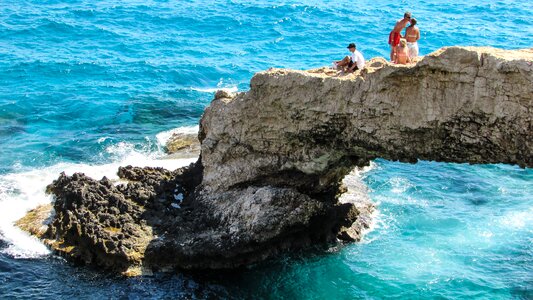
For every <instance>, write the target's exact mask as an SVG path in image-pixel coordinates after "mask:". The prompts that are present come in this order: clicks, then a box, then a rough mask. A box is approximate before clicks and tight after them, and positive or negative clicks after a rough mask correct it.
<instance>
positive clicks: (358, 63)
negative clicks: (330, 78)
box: [333, 43, 365, 73]
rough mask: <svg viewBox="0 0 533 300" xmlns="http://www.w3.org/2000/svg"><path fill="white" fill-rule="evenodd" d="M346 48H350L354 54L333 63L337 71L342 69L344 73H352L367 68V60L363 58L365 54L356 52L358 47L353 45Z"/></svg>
mask: <svg viewBox="0 0 533 300" xmlns="http://www.w3.org/2000/svg"><path fill="white" fill-rule="evenodd" d="M346 48H348V50H349V51H350V52H352V54H351V55H349V56H346V57H345V58H344V59H342V60H338V61H335V62H333V64H334V65H335V67H336V68H337V69H338V68H341V70H342V71H344V72H347V73H352V72H354V71H355V70H362V69H363V68H364V67H365V58H364V57H363V54H361V52H359V51H357V50H356V46H355V44H354V43H351V44H350V45H348V47H346Z"/></svg>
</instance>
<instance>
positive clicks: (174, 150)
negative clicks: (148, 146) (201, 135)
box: [165, 132, 200, 158]
mask: <svg viewBox="0 0 533 300" xmlns="http://www.w3.org/2000/svg"><path fill="white" fill-rule="evenodd" d="M165 148H166V151H167V153H168V154H172V156H173V157H180V158H184V157H198V155H199V154H200V141H198V135H197V134H187V133H181V132H175V133H173V134H172V135H171V136H170V138H169V139H168V141H167V142H166V145H165Z"/></svg>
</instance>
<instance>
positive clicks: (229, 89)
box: [190, 86, 239, 93]
mask: <svg viewBox="0 0 533 300" xmlns="http://www.w3.org/2000/svg"><path fill="white" fill-rule="evenodd" d="M190 89H191V90H193V91H197V92H202V93H214V92H216V91H219V90H223V91H226V92H230V93H235V92H237V91H238V90H239V89H238V88H237V87H236V86H232V87H225V88H219V87H216V88H195V87H191V88H190Z"/></svg>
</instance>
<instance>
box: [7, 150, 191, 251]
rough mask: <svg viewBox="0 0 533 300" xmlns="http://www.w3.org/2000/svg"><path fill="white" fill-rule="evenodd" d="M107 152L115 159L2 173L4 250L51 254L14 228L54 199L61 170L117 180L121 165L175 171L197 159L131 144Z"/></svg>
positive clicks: (33, 239)
mask: <svg viewBox="0 0 533 300" xmlns="http://www.w3.org/2000/svg"><path fill="white" fill-rule="evenodd" d="M106 151H107V152H109V153H112V154H113V155H114V157H115V158H116V159H115V161H114V162H112V163H108V164H102V165H89V164H82V163H79V164H75V163H59V164H56V165H53V166H50V167H46V168H41V169H34V170H31V171H24V172H19V173H10V174H5V175H0V234H1V235H2V239H3V240H5V241H7V242H8V243H9V246H8V247H7V248H6V249H3V250H2V251H3V252H5V253H8V254H10V255H12V256H13V257H17V258H34V257H40V256H43V255H47V254H49V251H48V249H47V248H46V247H45V246H44V245H43V244H41V243H40V242H39V241H38V240H37V239H36V238H34V237H31V236H30V235H29V234H27V233H26V232H24V231H22V230H20V229H19V228H17V227H15V226H14V223H15V222H16V221H17V220H18V219H20V218H21V217H23V216H24V215H25V214H26V213H27V211H28V210H30V209H33V208H35V207H37V206H38V205H42V204H47V203H50V202H51V201H52V197H51V196H50V195H46V194H45V188H46V186H47V185H48V184H50V183H51V182H52V181H53V180H54V179H56V178H57V177H58V175H59V173H61V172H65V173H66V174H67V175H72V174H73V173H75V172H82V173H85V174H86V175H88V176H90V177H92V178H94V179H100V178H102V177H103V176H106V177H108V178H110V179H118V176H117V175H116V172H117V169H118V167H119V166H126V165H132V166H139V167H144V166H150V167H164V168H166V169H169V170H174V169H176V168H179V167H182V166H185V165H188V164H190V163H193V162H195V161H196V160H197V158H189V159H164V157H161V155H157V154H154V153H142V152H140V151H137V150H135V148H134V147H133V146H132V145H131V144H128V143H119V144H117V145H113V146H110V147H108V148H107V149H106Z"/></svg>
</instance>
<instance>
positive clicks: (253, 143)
mask: <svg viewBox="0 0 533 300" xmlns="http://www.w3.org/2000/svg"><path fill="white" fill-rule="evenodd" d="M532 62H533V51H531V50H521V51H504V50H497V49H492V48H458V47H452V48H444V49H441V50H439V51H437V52H435V53H433V54H430V55H428V56H426V57H424V58H423V59H422V60H421V61H419V62H418V63H417V64H416V65H408V66H395V65H390V64H389V63H387V62H386V61H385V60H383V59H374V60H371V61H369V62H368V64H367V65H368V67H367V68H365V69H363V70H362V71H360V72H357V73H356V74H354V75H348V76H337V74H335V72H332V71H331V70H328V69H317V70H311V71H292V70H282V69H271V70H268V71H265V72H261V73H258V74H256V75H255V76H254V77H253V78H252V81H251V88H250V91H249V92H246V93H238V94H231V93H227V92H219V93H217V94H216V96H215V100H213V102H212V103H211V105H210V106H209V107H208V108H207V109H206V111H205V113H204V116H203V117H202V120H201V122H200V133H199V139H200V141H201V156H200V159H199V160H198V162H197V163H196V164H194V165H192V166H190V167H187V168H183V169H179V170H176V171H172V172H171V171H167V170H163V169H153V168H143V169H141V168H132V167H126V168H121V169H120V170H119V175H120V177H121V178H123V179H125V180H128V183H123V184H119V185H115V184H113V183H111V182H109V180H107V179H105V178H104V179H102V180H93V179H91V178H88V177H86V176H84V175H82V174H74V175H73V176H64V175H61V176H60V177H59V179H58V180H56V181H55V182H54V183H53V184H52V185H51V186H50V187H49V190H50V192H52V193H53V194H54V195H55V196H56V201H55V203H54V209H55V211H56V214H55V216H54V218H53V221H52V223H51V224H50V225H49V227H48V230H47V232H46V233H45V234H44V235H45V236H44V237H43V238H44V239H49V240H50V241H52V242H50V243H49V244H52V245H55V247H54V246H52V247H53V248H54V249H56V251H58V252H60V253H63V254H64V255H66V256H67V257H71V258H73V259H75V260H78V261H83V262H86V263H91V264H96V265H99V266H102V267H105V268H108V269H112V270H116V271H120V272H124V273H125V274H138V273H139V272H140V271H139V270H141V269H143V268H144V269H150V270H154V269H155V270H166V269H172V268H182V269H221V268H236V267H239V266H243V265H246V264H250V263H254V262H257V261H261V260H264V259H266V258H268V257H271V256H272V255H275V254H277V253H279V252H280V251H286V250H293V249H301V248H305V247H308V246H312V245H323V244H326V243H330V242H335V241H337V239H342V240H347V241H352V240H357V239H359V238H360V236H361V232H362V231H363V230H364V228H365V227H367V226H368V222H369V215H370V213H371V212H372V210H373V206H372V204H370V203H369V202H368V201H366V200H365V199H361V200H360V201H359V200H357V201H356V202H358V203H353V202H352V203H351V202H349V201H348V202H341V201H339V195H340V194H342V192H343V191H344V189H343V187H342V185H341V180H342V178H343V177H344V176H345V175H346V174H347V172H349V171H350V170H351V169H353V168H354V167H355V166H363V165H366V164H368V162H369V161H370V160H372V159H374V158H377V157H383V158H386V159H391V160H401V161H407V162H415V161H416V160H417V159H424V160H436V161H448V162H470V163H495V162H501V163H511V164H519V165H521V166H523V167H524V166H527V167H531V166H533V157H532V153H533V136H532V133H533V127H532V118H533V116H532V114H533V66H532ZM180 195H181V196H180ZM181 198H183V200H181ZM363 198H364V197H363ZM61 248H66V249H68V251H62V250H61Z"/></svg>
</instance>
